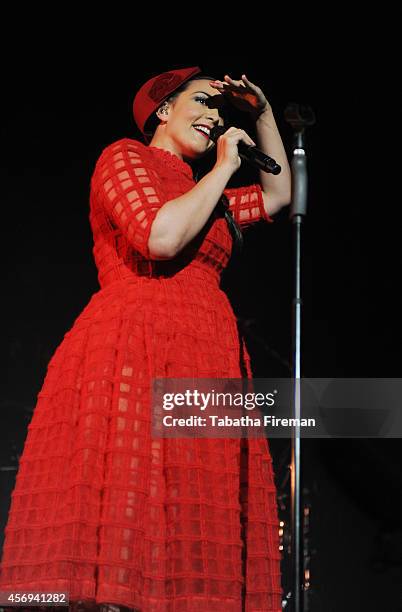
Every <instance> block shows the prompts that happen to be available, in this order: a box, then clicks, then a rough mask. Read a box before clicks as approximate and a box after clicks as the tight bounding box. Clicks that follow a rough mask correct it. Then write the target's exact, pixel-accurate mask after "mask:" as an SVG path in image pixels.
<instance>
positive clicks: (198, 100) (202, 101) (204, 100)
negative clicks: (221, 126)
mask: <svg viewBox="0 0 402 612" xmlns="http://www.w3.org/2000/svg"><path fill="white" fill-rule="evenodd" d="M195 100H196V102H201V103H202V104H205V102H206V101H207V100H208V98H200V97H199V96H197V97H196V98H195Z"/></svg>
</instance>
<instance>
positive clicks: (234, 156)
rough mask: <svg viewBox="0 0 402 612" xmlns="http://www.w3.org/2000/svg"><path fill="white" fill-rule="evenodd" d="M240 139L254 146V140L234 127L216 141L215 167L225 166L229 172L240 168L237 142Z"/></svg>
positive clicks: (232, 172)
mask: <svg viewBox="0 0 402 612" xmlns="http://www.w3.org/2000/svg"><path fill="white" fill-rule="evenodd" d="M240 141H242V142H244V143H245V144H248V145H251V146H256V144H255V142H254V141H253V140H252V139H251V138H250V136H249V135H248V134H247V133H246V132H245V131H244V130H241V129H239V128H236V127H230V128H229V129H228V130H227V131H226V132H225V133H224V134H222V136H220V137H219V138H218V140H217V142H216V163H215V167H217V166H219V167H227V168H229V169H230V172H231V174H234V173H235V172H236V170H238V169H239V168H240V164H241V159H240V157H239V152H238V149H237V144H238V143H239V142H240Z"/></svg>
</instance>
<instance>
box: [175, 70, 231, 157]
mask: <svg viewBox="0 0 402 612" xmlns="http://www.w3.org/2000/svg"><path fill="white" fill-rule="evenodd" d="M209 82H210V81H208V80H197V81H190V83H189V84H188V87H187V89H186V90H185V91H183V92H182V93H180V94H179V95H178V96H177V98H175V99H174V100H172V101H171V102H170V104H169V108H168V114H167V116H166V119H165V121H166V123H165V128H164V129H165V134H164V135H165V136H166V138H167V141H168V142H169V144H171V145H172V147H173V149H174V152H175V153H176V154H178V155H180V156H181V157H183V158H188V159H197V158H199V157H202V156H204V155H205V154H206V153H207V152H209V151H210V150H211V149H213V148H214V146H215V143H214V142H213V141H212V140H210V138H209V131H210V130H211V128H213V127H214V126H216V125H223V123H224V121H223V118H222V116H221V115H220V114H219V108H216V107H215V106H218V107H221V106H222V104H223V101H224V100H223V96H222V95H221V94H217V93H216V90H215V89H213V88H212V87H211V86H210V85H209ZM212 96H213V98H214V99H213V100H211V97H212ZM207 103H208V104H209V106H212V108H210V107H209V106H207Z"/></svg>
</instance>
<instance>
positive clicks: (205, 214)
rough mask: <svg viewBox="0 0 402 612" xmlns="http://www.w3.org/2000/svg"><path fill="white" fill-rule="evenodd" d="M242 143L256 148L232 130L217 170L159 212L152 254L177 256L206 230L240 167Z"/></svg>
mask: <svg viewBox="0 0 402 612" xmlns="http://www.w3.org/2000/svg"><path fill="white" fill-rule="evenodd" d="M240 140H242V141H243V142H245V143H246V144H251V145H255V143H254V142H253V140H251V138H250V137H249V136H248V134H246V132H244V131H243V130H240V129H238V128H235V127H231V128H229V130H227V131H226V132H225V133H224V134H223V135H222V136H221V137H220V138H219V139H218V141H217V146H216V163H215V166H214V167H213V169H212V170H211V171H210V172H209V173H208V174H206V175H205V176H204V177H203V178H202V179H201V180H200V181H199V182H198V183H197V184H196V185H195V187H193V189H191V190H190V191H188V192H187V193H185V194H183V195H182V196H180V197H178V198H175V199H174V200H170V201H169V202H166V203H165V204H164V206H163V207H162V208H161V209H160V210H159V211H158V214H157V216H156V218H155V220H154V222H153V225H152V229H151V234H150V238H149V250H150V252H151V253H153V254H154V255H157V256H163V257H166V258H172V257H175V255H177V253H179V252H180V251H181V250H182V249H183V248H184V247H185V246H186V245H187V244H188V243H189V242H190V241H191V240H192V239H193V238H194V237H195V236H196V235H197V234H198V233H199V232H200V231H201V230H202V228H203V227H204V225H205V223H206V222H207V220H208V219H209V217H210V215H211V213H212V211H213V210H214V208H215V206H216V204H217V202H218V200H219V198H220V197H221V195H222V193H223V191H224V189H225V187H226V185H227V183H228V181H229V179H230V177H231V176H232V174H233V173H234V172H236V170H237V169H238V168H239V167H240V164H241V160H240V157H239V154H238V149H237V144H238V142H239V141H240Z"/></svg>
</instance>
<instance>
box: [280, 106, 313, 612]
mask: <svg viewBox="0 0 402 612" xmlns="http://www.w3.org/2000/svg"><path fill="white" fill-rule="evenodd" d="M285 120H286V121H287V122H288V123H289V124H290V125H291V126H292V128H293V130H294V146H293V158H292V161H291V164H290V166H291V171H292V200H291V205H290V212H289V219H290V221H291V223H292V224H293V244H294V248H293V253H294V270H295V275H294V298H293V307H292V374H293V379H294V387H293V388H294V398H293V401H294V406H293V418H295V419H296V424H297V423H298V422H299V421H298V419H300V418H301V401H300V399H301V398H300V378H301V305H302V300H301V281H300V279H301V225H302V222H303V217H304V216H305V215H306V213H307V163H306V162H307V160H306V152H305V150H304V131H305V128H306V127H307V126H309V125H313V124H314V123H315V117H314V113H313V111H312V110H311V109H310V108H309V107H304V106H301V105H299V104H293V103H292V104H288V106H287V107H286V109H285ZM290 467H291V485H290V486H291V515H292V519H291V520H292V530H291V532H292V536H291V550H292V555H291V556H292V559H291V561H292V585H293V597H290V601H292V600H293V605H292V606H291V610H292V612H301V611H302V610H303V608H302V603H303V602H302V594H303V584H302V569H303V566H302V553H303V551H302V546H301V528H300V527H301V503H300V498H301V494H300V481H301V479H300V476H301V440H300V427H298V426H297V425H296V426H295V427H294V428H293V434H292V455H291V466H290ZM303 579H304V576H303Z"/></svg>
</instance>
